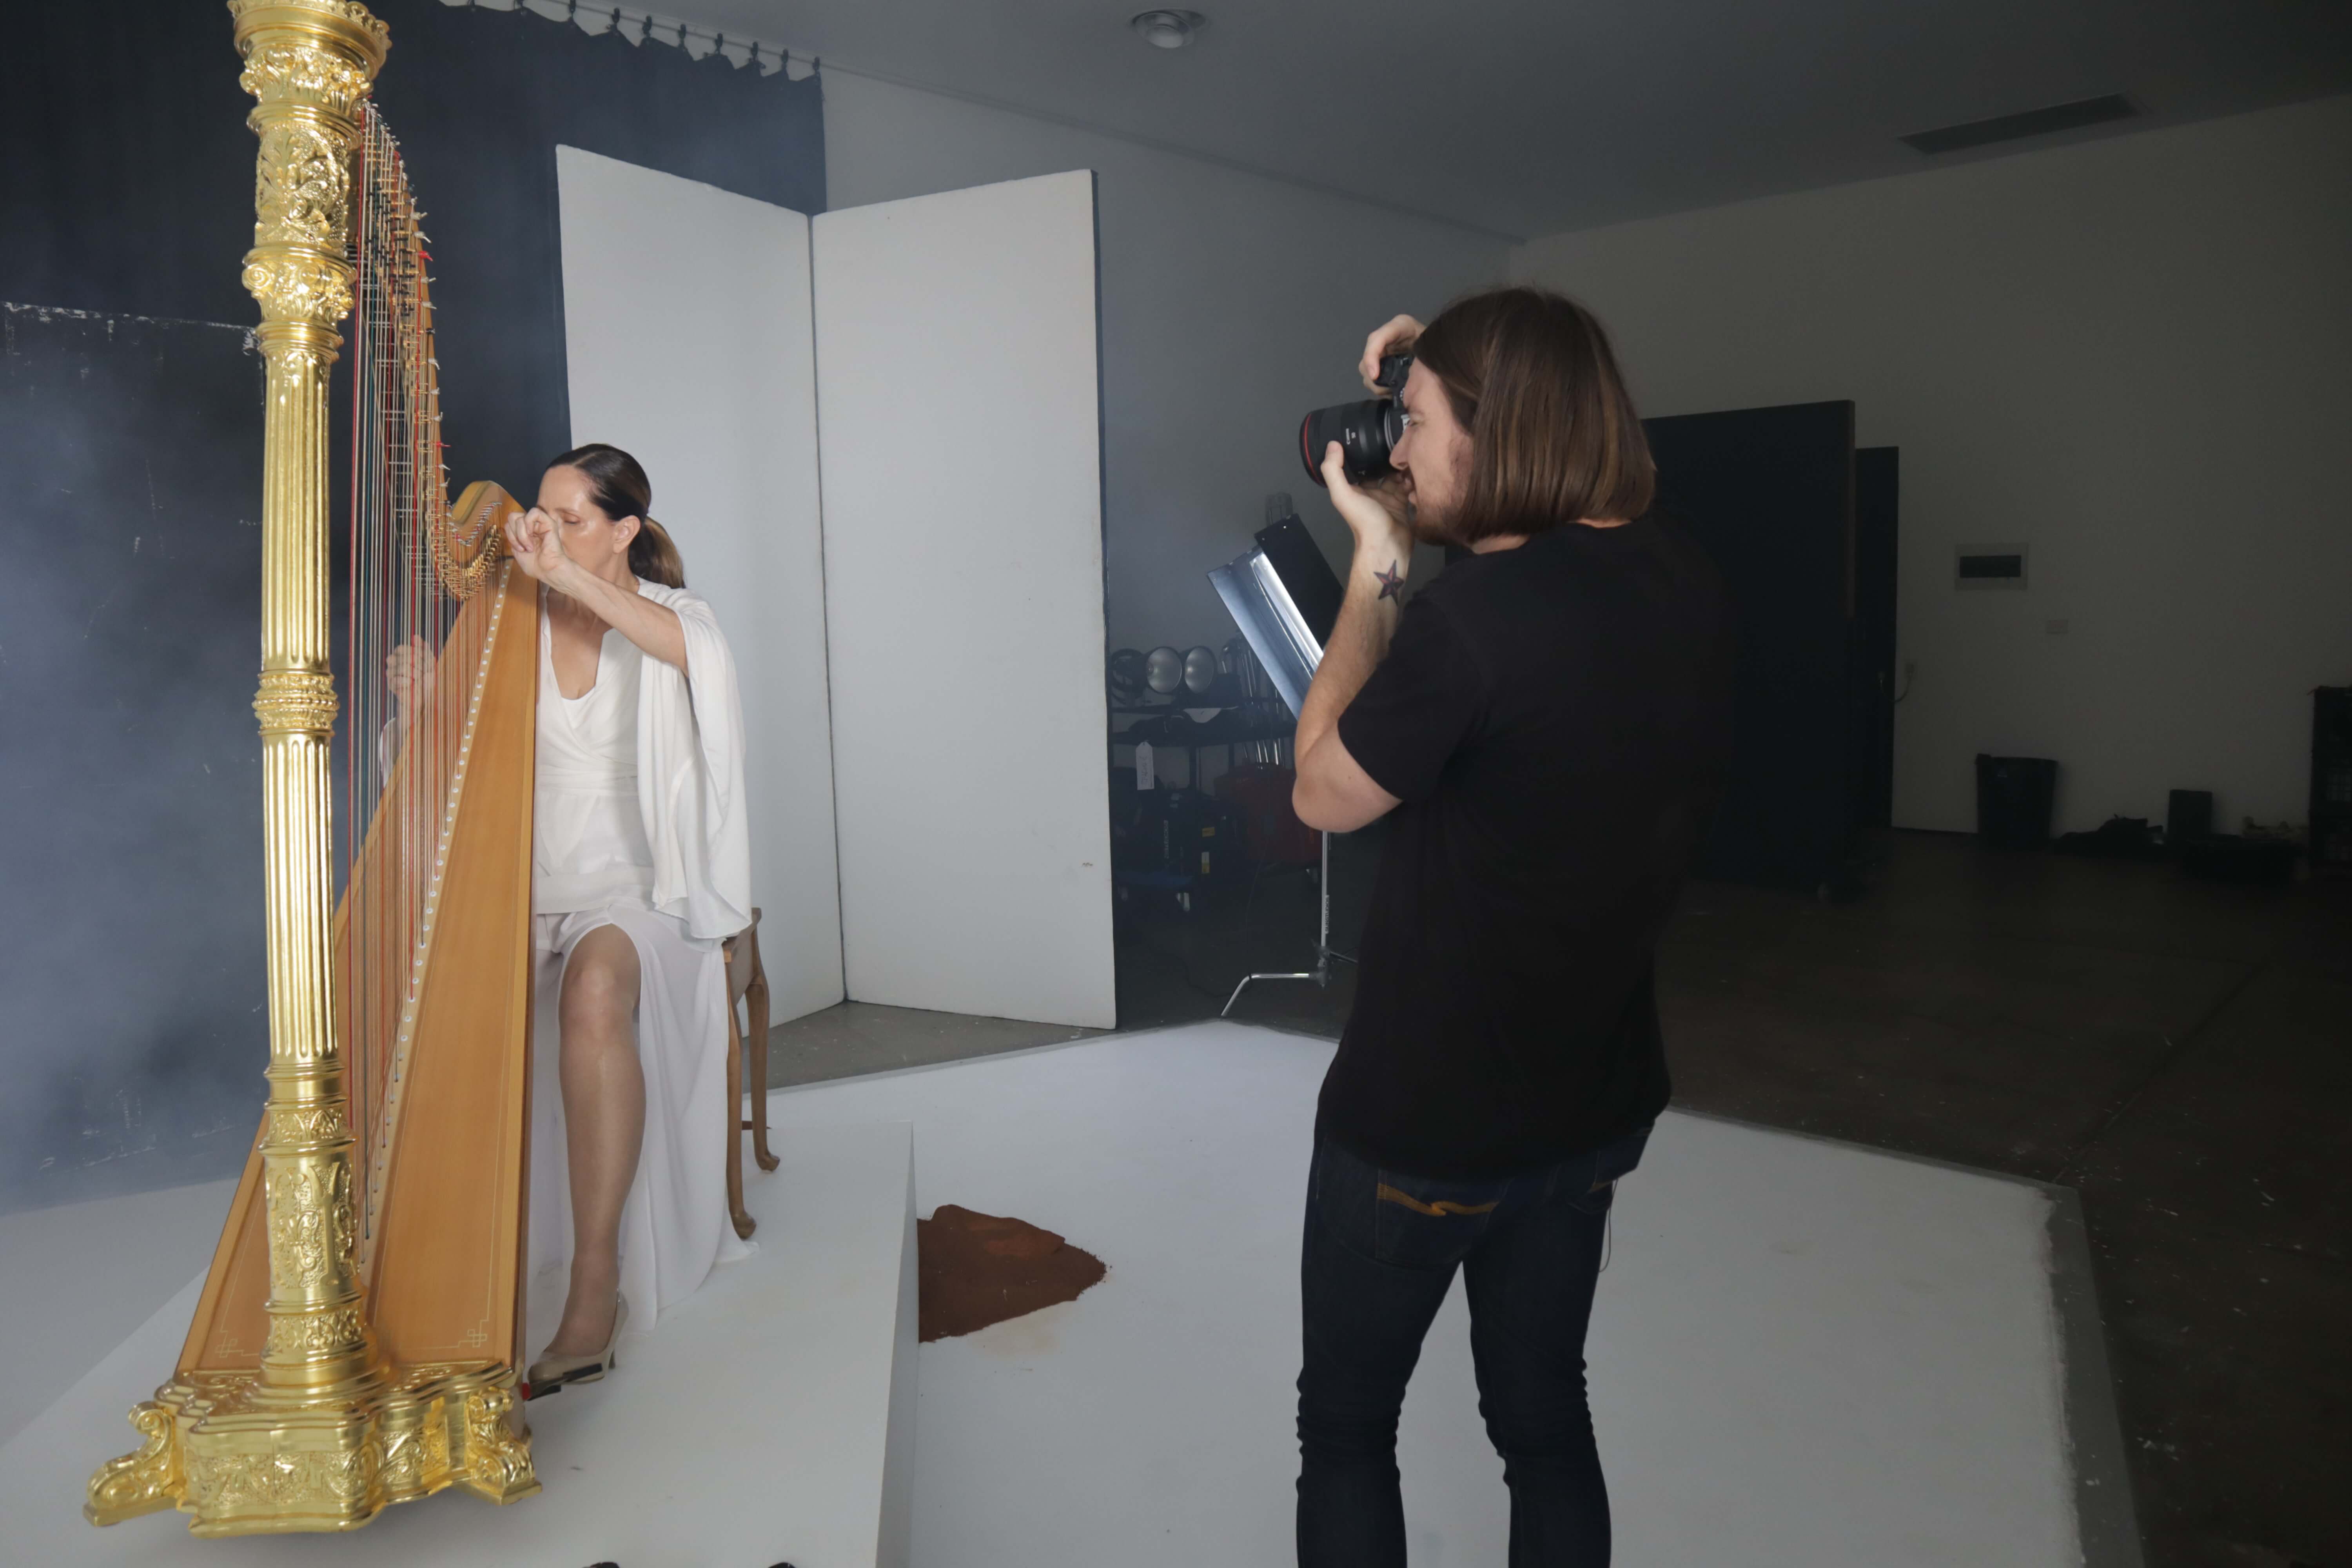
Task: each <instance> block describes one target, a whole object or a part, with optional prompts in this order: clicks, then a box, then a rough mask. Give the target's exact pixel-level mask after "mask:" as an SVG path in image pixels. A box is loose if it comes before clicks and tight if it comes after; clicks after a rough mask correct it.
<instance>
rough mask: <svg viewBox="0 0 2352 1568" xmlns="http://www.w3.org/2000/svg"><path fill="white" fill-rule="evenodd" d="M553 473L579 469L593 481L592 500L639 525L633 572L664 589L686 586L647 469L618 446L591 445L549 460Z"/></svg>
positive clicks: (631, 545) (611, 514) (633, 546)
mask: <svg viewBox="0 0 2352 1568" xmlns="http://www.w3.org/2000/svg"><path fill="white" fill-rule="evenodd" d="M547 466H548V467H549V468H577V469H579V470H580V471H581V472H582V473H583V474H584V475H586V476H587V479H588V495H589V499H590V500H593V501H594V502H595V503H596V510H598V511H601V512H603V513H604V515H605V516H606V517H608V518H611V519H612V520H613V521H614V522H618V521H621V520H622V519H623V518H625V517H634V518H635V519H636V520H637V534H636V537H635V538H634V539H632V540H630V541H629V570H630V571H632V572H634V573H635V574H637V575H638V576H640V577H646V578H650V579H651V580H652V581H654V582H656V583H659V584H661V585H662V586H664V587H665V588H683V587H685V586H686V561H685V559H684V558H683V557H682V556H680V555H679V554H678V552H677V544H676V542H673V541H672V540H671V538H670V536H669V530H667V529H666V528H664V527H663V526H662V525H661V524H660V523H658V522H656V521H654V520H653V515H652V511H651V508H652V506H653V504H654V482H653V481H652V480H651V479H647V478H646V470H645V468H644V467H643V465H641V464H639V463H638V461H637V460H636V459H635V458H632V457H630V456H629V455H628V454H627V453H626V452H624V451H622V450H621V449H620V448H619V447H608V446H606V445H605V444H604V442H602V441H591V442H589V443H588V445H586V446H585V447H572V450H570V451H569V452H566V453H564V454H563V455H562V456H561V457H558V458H551V459H549V461H548V465H547Z"/></svg>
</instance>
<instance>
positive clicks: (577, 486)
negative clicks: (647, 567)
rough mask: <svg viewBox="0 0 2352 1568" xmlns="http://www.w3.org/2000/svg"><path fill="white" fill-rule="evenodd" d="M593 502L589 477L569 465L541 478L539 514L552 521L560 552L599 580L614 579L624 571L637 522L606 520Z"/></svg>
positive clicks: (631, 520)
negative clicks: (545, 515) (604, 578)
mask: <svg viewBox="0 0 2352 1568" xmlns="http://www.w3.org/2000/svg"><path fill="white" fill-rule="evenodd" d="M594 498H595V489H594V487H593V486H592V485H590V484H589V482H588V476H587V475H585V474H583V473H582V472H581V471H580V470H579V469H577V468H572V466H571V465H570V464H568V463H567V464H564V465H562V466H560V467H557V468H550V469H548V470H547V472H546V473H545V474H544V475H542V476H541V478H540V481H539V510H541V511H543V512H545V513H546V514H547V515H548V516H550V517H551V518H553V519H554V520H555V526H556V529H557V536H558V537H559V538H561V539H562V542H563V552H564V553H565V554H566V555H569V556H570V557H572V560H574V561H577V562H578V563H580V564H581V565H583V566H584V567H586V568H587V569H588V570H589V571H591V572H593V573H595V574H596V575H598V576H599V577H612V578H616V579H617V578H618V577H619V575H620V574H622V573H624V572H625V571H626V570H627V567H628V559H629V541H631V540H632V539H635V537H636V536H637V520H636V519H635V518H634V517H624V518H618V519H615V518H610V517H606V516H605V515H604V511H603V510H602V509H600V508H599V507H598V506H597V505H596V501H595V499H594Z"/></svg>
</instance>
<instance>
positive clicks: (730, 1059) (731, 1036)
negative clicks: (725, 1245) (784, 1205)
mask: <svg viewBox="0 0 2352 1568" xmlns="http://www.w3.org/2000/svg"><path fill="white" fill-rule="evenodd" d="M742 1116H743V1037H742V1035H741V1034H740V1033H739V1032H738V1030H737V1027H736V1024H735V1009H734V1007H733V1005H729V1007H728V1009H727V1213H728V1216H729V1217H730V1218H731V1219H732V1220H734V1222H735V1234H736V1235H737V1236H740V1237H743V1238H744V1239H745V1240H749V1239H751V1232H752V1231H753V1230H755V1229H756V1228H758V1226H759V1222H758V1221H757V1220H755V1219H753V1218H752V1217H751V1214H750V1212H749V1211H748V1210H746V1209H745V1208H744V1207H743V1128H742Z"/></svg>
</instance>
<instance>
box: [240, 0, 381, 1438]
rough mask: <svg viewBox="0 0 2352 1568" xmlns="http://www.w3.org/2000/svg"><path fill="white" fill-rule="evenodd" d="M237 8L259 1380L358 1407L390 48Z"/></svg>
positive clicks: (307, 20) (365, 1368)
mask: <svg viewBox="0 0 2352 1568" xmlns="http://www.w3.org/2000/svg"><path fill="white" fill-rule="evenodd" d="M229 12H230V15H231V16H233V17H234V18H235V20H236V45H237V49H238V52H239V53H240V54H242V55H243V56H244V58H245V71H244V74H243V76H242V77H241V78H240V79H239V80H240V82H241V84H242V85H243V87H244V88H245V89H246V90H247V92H250V93H251V94H253V96H254V98H255V100H256V103H255V107H254V110H253V113H252V115H251V116H250V118H249V120H248V121H247V122H248V123H249V124H250V125H251V126H252V127H253V130H254V132H255V133H256V134H257V136H258V137H259V138H260V142H261V146H260V155H259V160H258V163H257V166H256V172H255V181H254V219H255V221H254V226H253V237H254V246H253V249H252V250H251V251H249V252H247V256H246V258H245V279H244V280H245V286H246V288H247V289H248V290H250V291H251V293H252V295H253V297H254V298H255V299H256V300H259V301H260V304H261V325H260V327H259V329H258V330H257V331H256V333H255V337H256V339H257V342H259V344H260V347H261V353H262V358H263V361H264V363H265V364H266V366H267V373H268V391H267V409H266V413H265V416H264V417H265V422H264V426H263V447H262V453H263V456H262V502H261V689H260V692H259V694H258V695H257V696H256V697H255V699H254V702H253V707H254V712H255V714H256V716H257V718H258V719H259V720H260V722H261V770H262V785H261V790H262V795H261V803H262V804H261V810H262V832H263V854H264V857H265V861H266V868H267V869H266V874H265V887H266V889H267V892H266V895H265V896H266V898H267V900H268V907H267V930H268V981H269V1068H268V1079H269V1109H268V1112H267V1117H268V1121H267V1125H266V1128H265V1131H264V1135H263V1138H262V1142H261V1153H262V1165H263V1182H264V1194H265V1197H266V1201H267V1204H268V1231H269V1302H268V1314H269V1337H268V1346H267V1348H266V1349H265V1351H264V1352H263V1355H262V1361H261V1388H260V1390H259V1391H257V1392H259V1393H260V1394H261V1395H262V1397H263V1399H264V1401H265V1402H267V1403H268V1404H271V1405H281V1406H296V1407H303V1406H308V1407H311V1408H314V1409H316V1410H318V1411H319V1412H320V1414H325V1413H326V1412H327V1411H328V1410H330V1409H339V1410H342V1411H345V1412H351V1411H352V1407H353V1406H354V1405H355V1404H359V1403H364V1396H363V1395H362V1398H361V1399H359V1400H355V1399H354V1395H355V1394H360V1393H361V1390H362V1388H363V1387H364V1386H365V1384H367V1383H368V1382H369V1381H371V1380H372V1379H373V1377H374V1376H375V1367H374V1364H373V1363H374V1360H375V1357H374V1352H373V1344H372V1342H371V1337H370V1334H369V1331H368V1326H367V1314H366V1312H365V1311H364V1310H363V1308H362V1301H361V1289H360V1274H359V1262H358V1227H357V1223H356V1219H355V1206H354V1205H355V1194H356V1181H355V1178H356V1177H357V1175H358V1172H357V1171H356V1169H355V1156H354V1145H353V1142H352V1131H351V1126H350V1103H351V1102H350V1095H349V1092H348V1085H347V1083H346V1080H345V1076H344V1073H345V1063H344V1061H343V1049H342V1042H341V1038H340V1037H339V1030H338V1020H337V1016H336V1004H335V985H334V967H335V954H334V949H333V942H332V926H333V917H334V903H333V898H334V887H333V878H334V868H333V860H332V845H333V841H334V806H333V799H332V795H331V788H332V773H331V768H330V748H331V743H332V740H333V735H334V728H335V715H336V708H337V703H336V699H335V684H334V678H333V676H332V674H331V668H330V666H329V663H328V658H329V644H328V638H329V602H330V594H331V589H330V586H329V576H328V548H329V544H328V540H329V535H328V527H329V505H328V471H327V375H328V371H329V369H330V367H331V366H332V365H333V363H334V362H335V356H336V353H337V351H338V350H339V349H341V346H342V339H341V336H340V335H339V334H338V333H337V331H336V330H335V329H336V323H337V322H339V321H341V320H342V319H343V317H345V316H347V315H349V314H350V313H351V309H352V264H351V261H350V250H351V228H352V154H353V153H354V152H355V150H356V149H357V147H358V145H359V140H360V121H359V113H360V109H361V105H362V102H363V100H365V99H366V97H367V94H368V89H369V88H370V86H371V84H372V83H373V79H374V76H375V73H376V72H377V71H378V70H379V69H381V68H382V67H383V58H384V54H385V51H386V50H387V48H388V47H390V40H389V37H388V35H387V33H386V31H385V28H384V26H383V23H381V22H379V21H377V20H376V19H375V18H374V17H373V16H370V15H369V14H368V12H367V11H366V10H365V9H364V8H363V7H362V6H360V5H354V4H350V3H348V0H231V4H230V5H229Z"/></svg>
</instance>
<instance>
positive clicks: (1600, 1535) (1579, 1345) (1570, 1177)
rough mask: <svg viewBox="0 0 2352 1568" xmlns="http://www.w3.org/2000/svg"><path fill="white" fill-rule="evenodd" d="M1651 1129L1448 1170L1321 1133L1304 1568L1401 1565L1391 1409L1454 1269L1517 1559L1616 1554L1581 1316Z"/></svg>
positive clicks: (1310, 1308)
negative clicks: (1536, 1163) (1536, 1165)
mask: <svg viewBox="0 0 2352 1568" xmlns="http://www.w3.org/2000/svg"><path fill="white" fill-rule="evenodd" d="M1649 1137H1650V1130H1649V1129H1648V1128H1647V1127H1644V1128H1643V1129H1641V1131H1637V1132H1633V1133H1630V1134H1628V1135H1627V1136H1625V1137H1623V1138H1621V1139H1619V1140H1618V1141H1617V1142H1613V1143H1610V1144H1606V1145H1604V1146H1602V1147H1601V1148H1600V1149H1597V1150H1595V1151H1593V1152H1591V1153H1589V1154H1580V1155H1578V1156H1577V1157H1576V1158H1574V1159H1572V1160H1569V1161H1566V1162H1564V1163H1560V1164H1558V1165H1553V1166H1550V1167H1549V1168H1547V1169H1544V1170H1540V1171H1532V1172H1528V1173H1526V1174H1524V1175H1518V1176H1513V1177H1509V1178H1507V1179H1504V1180H1499V1181H1484V1182H1444V1181H1433V1180H1431V1179H1430V1178H1427V1177H1423V1176H1413V1175H1408V1174H1405V1173H1402V1172H1398V1171H1387V1170H1381V1169H1379V1168H1377V1167H1375V1166H1372V1165H1370V1164H1367V1163H1365V1162H1363V1161H1362V1160H1360V1159H1358V1158H1357V1157H1356V1156H1355V1155H1353V1154H1350V1153H1349V1152H1347V1151H1346V1150H1344V1149H1341V1148H1339V1146H1338V1145H1336V1144H1334V1143H1331V1142H1325V1141H1318V1142H1317V1144H1316V1146H1315V1164H1314V1169H1313V1173H1312V1174H1311V1175H1310V1176H1309V1177H1308V1180H1307V1241H1306V1248H1305V1254H1304V1258H1303V1259H1302V1261H1301V1264H1300V1269H1299V1273H1300V1280H1299V1283H1300V1295H1301V1303H1302V1306H1303V1308H1304V1315H1305V1320H1306V1334H1305V1340H1306V1365H1305V1368H1304V1370H1302V1371H1301V1372H1300V1373H1299V1374H1298V1449H1299V1458H1300V1465H1299V1474H1298V1562H1299V1565H1300V1568H1404V1501H1403V1496H1402V1491H1401V1490H1400V1488H1399V1483H1398V1478H1397V1464H1396V1435H1397V1416H1398V1414H1399V1413H1400V1412H1401V1411H1402V1409H1403V1408H1404V1389H1405V1384H1406V1383H1407V1382H1408V1381H1409V1380H1410V1379H1411V1378H1412V1369H1413V1363H1415V1362H1417V1361H1419V1360H1420V1359H1421V1342H1422V1337H1423V1335H1424V1334H1426V1333H1427V1332H1428V1331H1429V1325H1430V1321H1431V1320H1432V1319H1433V1318H1435V1317H1436V1316H1437V1309H1438V1307H1439V1305H1440V1304H1441V1303H1443V1302H1444V1300H1445V1292H1446V1289H1447V1288H1448V1287H1449V1286H1450V1285H1452V1283H1453V1281H1454V1269H1455V1268H1457V1267H1458V1268H1461V1269H1462V1270H1463V1277H1464V1282H1465V1288H1466V1289H1467V1290H1468V1292H1469V1297H1470V1351H1471V1354H1472V1356H1473V1357H1474V1358H1475V1362H1476V1363H1477V1369H1478V1413H1479V1414H1480V1415H1483V1416H1484V1417H1486V1435H1487V1436H1488V1437H1489V1438H1491V1439H1492V1440H1493V1442H1494V1445H1495V1447H1496V1451H1497V1452H1498V1453H1500V1454H1501V1455H1502V1456H1503V1479H1505V1481H1507V1483H1508V1484H1509V1486H1510V1489H1511V1556H1510V1568H1551V1565H1555V1564H1558V1565H1562V1568H1565V1565H1570V1564H1573V1565H1574V1568H1597V1565H1599V1564H1602V1563H1607V1562H1608V1561H1609V1492H1608V1488H1607V1486H1606V1485H1605V1484H1604V1483H1603V1482H1602V1480H1601V1456H1600V1454H1599V1452H1598V1451H1597V1450H1596V1449H1595V1448H1594V1447H1593V1441H1592V1415H1591V1410H1590V1409H1589V1408H1588V1407H1587V1406H1586V1405H1585V1399H1584V1329H1585V1323H1586V1321H1587V1320H1588V1319H1590V1317H1591V1312H1592V1288H1593V1284H1594V1282H1595V1280H1596V1279H1598V1278H1599V1275H1600V1272H1601V1247H1602V1244H1603V1239H1604V1237H1605V1234H1606V1226H1607V1223H1608V1217H1609V1204H1610V1199H1611V1198H1612V1196H1613V1195H1614V1192H1615V1183H1616V1181H1617V1178H1618V1177H1620V1176H1622V1175H1623V1174H1624V1173H1626V1172H1628V1171H1630V1170H1632V1169H1633V1167H1634V1165H1635V1164H1636V1163H1639V1161H1640V1160H1641V1158H1642V1147H1643V1144H1644V1143H1646V1142H1648V1141H1649Z"/></svg>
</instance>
